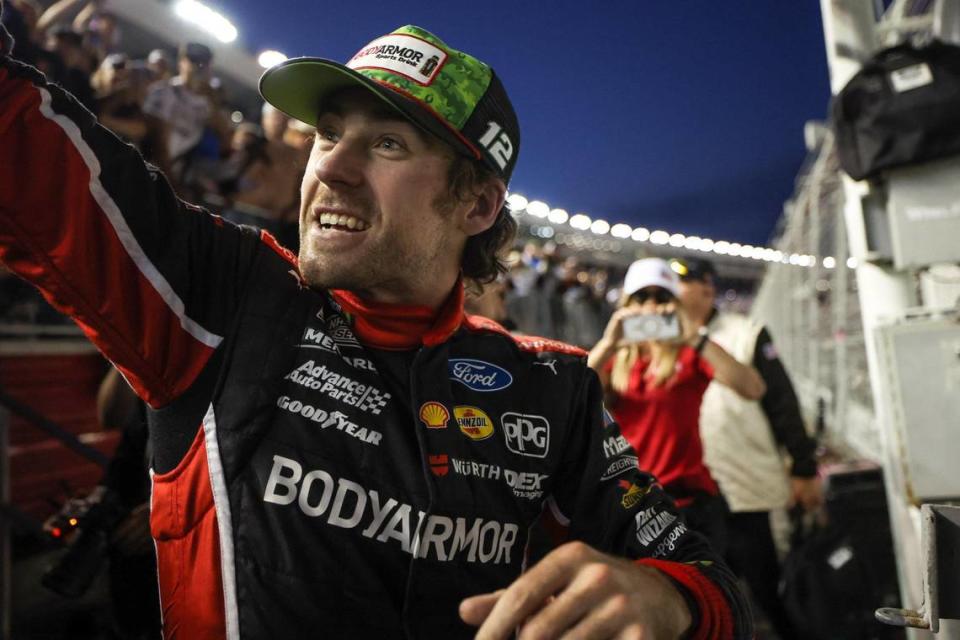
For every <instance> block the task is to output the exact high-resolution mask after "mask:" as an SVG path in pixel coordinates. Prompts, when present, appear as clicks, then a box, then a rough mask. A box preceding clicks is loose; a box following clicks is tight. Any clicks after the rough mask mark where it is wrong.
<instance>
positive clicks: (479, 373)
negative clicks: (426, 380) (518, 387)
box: [448, 358, 513, 391]
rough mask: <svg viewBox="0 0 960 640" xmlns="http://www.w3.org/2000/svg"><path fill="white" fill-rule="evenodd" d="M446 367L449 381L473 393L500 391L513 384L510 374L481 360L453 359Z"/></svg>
mask: <svg viewBox="0 0 960 640" xmlns="http://www.w3.org/2000/svg"><path fill="white" fill-rule="evenodd" d="M448 367H449V369H450V379H451V380H455V381H457V382H459V383H460V384H462V385H463V386H465V387H467V388H468V389H472V390H473V391H500V390H501V389H506V388H507V387H509V386H510V385H511V384H513V376H512V375H510V372H508V371H507V370H506V369H502V368H500V367H498V366H497V365H495V364H490V363H489V362H484V361H483V360H472V359H470V358H453V359H451V360H450V361H449V363H448Z"/></svg>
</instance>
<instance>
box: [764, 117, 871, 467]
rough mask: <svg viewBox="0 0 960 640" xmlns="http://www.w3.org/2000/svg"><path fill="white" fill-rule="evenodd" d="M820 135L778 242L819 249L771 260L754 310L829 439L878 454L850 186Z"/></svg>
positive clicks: (790, 250) (842, 447)
mask: <svg viewBox="0 0 960 640" xmlns="http://www.w3.org/2000/svg"><path fill="white" fill-rule="evenodd" d="M808 133H809V134H810V135H809V137H810V138H812V139H814V142H813V143H812V144H811V146H812V147H813V150H812V151H810V153H809V155H808V157H807V159H806V162H805V163H804V165H803V168H802V169H801V171H800V173H799V175H798V177H797V181H796V188H795V191H794V194H793V196H792V197H791V199H790V200H789V201H788V202H787V203H786V205H785V206H784V215H783V216H782V218H781V220H780V223H779V225H778V229H777V232H776V234H775V238H774V242H773V246H775V247H776V248H777V249H778V250H780V251H782V252H783V253H784V255H785V256H798V255H799V256H813V257H814V258H815V260H811V261H810V263H808V264H809V266H805V265H802V264H791V262H790V260H789V259H788V258H785V260H784V262H781V263H774V264H771V265H769V266H768V267H767V272H766V274H765V276H764V279H763V281H762V283H761V285H760V288H759V290H758V292H757V296H756V299H755V301H754V304H753V308H752V311H751V314H752V315H753V316H754V317H756V318H757V319H759V320H760V321H762V322H763V323H764V324H766V325H767V327H768V328H769V329H770V331H771V333H772V335H773V336H774V339H775V342H776V344H777V348H778V351H779V353H780V357H781V359H782V360H783V362H784V364H785V365H786V367H787V369H788V371H789V372H790V374H791V376H792V378H793V380H794V383H795V386H796V387H797V391H798V395H799V396H800V400H801V404H802V405H803V408H804V412H805V414H806V416H807V418H808V421H809V422H810V423H811V424H813V423H815V422H816V421H818V420H820V419H822V420H823V424H824V427H825V439H826V442H827V444H828V445H830V446H831V447H832V448H834V449H837V450H839V451H840V452H841V453H844V454H846V455H852V456H857V457H865V458H870V459H873V460H880V458H881V450H880V442H879V432H878V430H877V429H876V426H875V424H874V416H873V397H872V393H871V388H870V376H869V373H868V369H867V355H866V350H865V345H864V337H863V335H864V334H863V324H862V321H861V316H860V304H859V299H858V296H857V289H856V287H857V283H856V278H855V277H854V271H853V269H854V267H855V266H856V265H855V262H853V261H852V259H850V258H849V252H848V248H847V237H846V228H845V225H844V215H843V207H844V194H843V187H842V181H841V177H840V170H839V168H838V165H837V160H836V155H835V153H834V144H833V137H832V135H831V133H830V131H829V130H828V129H827V128H826V127H824V126H822V125H819V124H813V123H811V124H810V125H808Z"/></svg>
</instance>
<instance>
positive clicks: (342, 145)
mask: <svg viewBox="0 0 960 640" xmlns="http://www.w3.org/2000/svg"><path fill="white" fill-rule="evenodd" d="M453 153H454V152H453V150H452V149H450V148H449V147H448V146H447V145H445V144H444V143H442V142H440V141H439V140H436V139H434V138H432V137H431V136H429V135H428V134H426V133H424V132H422V131H421V130H420V129H418V128H417V127H416V126H415V125H413V124H412V123H410V122H409V121H407V120H406V119H404V118H403V117H402V116H400V115H399V114H397V113H396V112H395V111H393V110H392V109H390V108H389V107H388V106H387V105H386V104H384V102H383V101H382V100H380V99H378V98H377V97H375V96H374V95H372V94H371V93H370V92H368V91H366V90H363V89H349V90H345V91H342V92H340V93H339V94H337V95H336V96H334V97H333V98H332V99H330V100H329V101H327V103H326V104H325V105H324V109H323V111H322V113H321V114H320V116H319V118H318V120H317V136H316V140H315V141H314V145H313V150H312V151H311V154H310V160H309V164H308V166H307V170H306V174H305V175H304V178H303V184H302V186H301V194H300V195H301V198H302V202H301V208H300V269H301V272H302V275H303V278H304V280H305V281H306V283H307V284H308V285H310V286H311V287H314V288H318V289H323V288H337V289H349V290H351V291H354V292H357V293H359V294H361V295H364V296H365V297H369V298H370V299H374V300H380V301H383V302H411V301H413V302H417V301H420V299H422V296H421V295H418V292H420V291H423V289H424V287H435V288H440V289H441V291H442V292H448V291H449V287H450V286H451V285H452V283H453V282H454V281H455V280H456V277H457V274H458V273H459V269H460V258H461V254H462V252H463V247H464V244H465V242H466V238H467V233H466V232H465V231H464V229H463V228H462V225H461V220H462V218H463V213H464V212H465V211H467V210H469V204H468V203H451V204H450V205H449V206H448V205H445V204H444V202H446V201H447V200H448V198H447V194H448V182H449V168H450V164H451V162H452V159H453ZM464 207H466V209H464ZM461 209H463V211H461ZM443 287H446V288H445V289H444V288H443Z"/></svg>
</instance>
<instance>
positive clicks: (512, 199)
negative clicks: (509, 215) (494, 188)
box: [507, 193, 527, 213]
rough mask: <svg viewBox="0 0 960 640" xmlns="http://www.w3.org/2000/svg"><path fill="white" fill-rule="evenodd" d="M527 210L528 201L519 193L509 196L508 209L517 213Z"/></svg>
mask: <svg viewBox="0 0 960 640" xmlns="http://www.w3.org/2000/svg"><path fill="white" fill-rule="evenodd" d="M526 208H527V199H526V198H524V197H523V196H522V195H520V194H519V193H511V194H510V195H509V196H507V209H510V211H512V212H514V213H517V212H519V211H523V210H524V209H526Z"/></svg>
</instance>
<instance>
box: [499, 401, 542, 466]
mask: <svg viewBox="0 0 960 640" xmlns="http://www.w3.org/2000/svg"><path fill="white" fill-rule="evenodd" d="M500 424H501V425H502V426H503V437H504V438H505V439H506V443H507V449H510V451H513V452H514V453H516V454H519V455H521V456H529V457H531V458H546V457H547V452H548V451H549V450H550V423H549V422H547V419H546V418H544V417H543V416H534V415H526V414H522V413H513V412H509V411H508V412H507V413H505V414H503V415H502V416H500Z"/></svg>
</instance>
